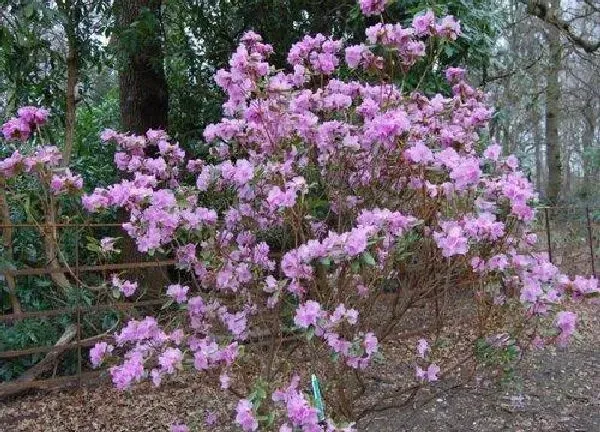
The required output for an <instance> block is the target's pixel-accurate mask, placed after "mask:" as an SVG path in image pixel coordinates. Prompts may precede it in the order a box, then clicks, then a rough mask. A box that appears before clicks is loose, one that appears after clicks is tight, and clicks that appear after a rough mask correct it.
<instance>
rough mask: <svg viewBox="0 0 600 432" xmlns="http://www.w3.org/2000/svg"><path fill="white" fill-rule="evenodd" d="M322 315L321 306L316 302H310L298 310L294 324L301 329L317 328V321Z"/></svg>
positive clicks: (303, 304)
mask: <svg viewBox="0 0 600 432" xmlns="http://www.w3.org/2000/svg"><path fill="white" fill-rule="evenodd" d="M322 314H323V311H322V310H321V305H320V304H319V303H317V302H316V301H313V300H308V301H307V302H305V303H302V304H301V305H300V306H298V309H296V316H295V317H294V323H295V324H296V325H297V326H298V327H300V328H308V327H310V326H311V325H312V326H316V325H317V320H318V319H319V318H320V317H321V315H322Z"/></svg>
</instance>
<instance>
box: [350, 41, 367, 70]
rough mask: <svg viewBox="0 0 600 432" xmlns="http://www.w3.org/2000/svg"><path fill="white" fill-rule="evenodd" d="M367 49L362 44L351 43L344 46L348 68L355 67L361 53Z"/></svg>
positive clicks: (361, 55) (358, 62)
mask: <svg viewBox="0 0 600 432" xmlns="http://www.w3.org/2000/svg"><path fill="white" fill-rule="evenodd" d="M366 51H367V47H365V46H364V45H363V44H360V45H352V46H349V47H347V48H346V64H347V65H348V67H349V68H350V69H356V68H357V67H358V66H359V65H360V62H361V60H362V58H363V53H365V52H366Z"/></svg>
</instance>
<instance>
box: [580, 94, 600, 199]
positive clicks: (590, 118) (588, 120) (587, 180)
mask: <svg viewBox="0 0 600 432" xmlns="http://www.w3.org/2000/svg"><path fill="white" fill-rule="evenodd" d="M596 115H597V114H596V112H594V107H593V106H592V105H588V106H587V107H586V110H585V112H584V113H583V119H584V127H583V136H582V139H581V160H582V161H583V187H582V188H581V189H582V192H583V196H584V197H585V198H589V197H590V195H591V192H592V188H593V186H594V183H595V181H594V180H595V179H594V178H593V173H592V169H593V165H594V163H593V162H591V161H590V160H589V158H590V154H589V152H590V150H591V149H593V147H594V136H595V135H596V121H597V119H596Z"/></svg>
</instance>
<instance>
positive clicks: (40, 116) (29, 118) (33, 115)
mask: <svg viewBox="0 0 600 432" xmlns="http://www.w3.org/2000/svg"><path fill="white" fill-rule="evenodd" d="M17 115H18V116H19V117H20V118H21V119H23V121H25V122H27V123H29V124H30V125H35V126H41V125H43V124H44V123H46V121H48V115H49V113H48V110H47V109H45V108H38V107H34V106H25V107H21V108H19V109H18V110H17Z"/></svg>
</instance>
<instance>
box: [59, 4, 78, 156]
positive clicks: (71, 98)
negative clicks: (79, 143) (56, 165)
mask: <svg viewBox="0 0 600 432" xmlns="http://www.w3.org/2000/svg"><path fill="white" fill-rule="evenodd" d="M56 4H57V5H58V8H59V10H60V11H61V12H62V13H63V15H64V19H65V21H64V23H63V29H64V31H65V37H66V39H67V57H66V63H67V88H66V91H65V95H66V101H65V102H66V104H65V143H64V147H63V152H62V156H63V158H62V165H63V166H65V167H68V166H69V164H70V163H71V153H72V152H73V144H74V142H75V124H76V115H77V111H76V110H77V95H76V93H75V92H76V90H77V79H78V75H79V58H78V52H77V46H78V45H77V34H76V30H75V29H76V26H77V23H76V22H74V21H75V19H74V18H73V8H74V5H73V4H72V2H71V0H59V1H57V2H56Z"/></svg>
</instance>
